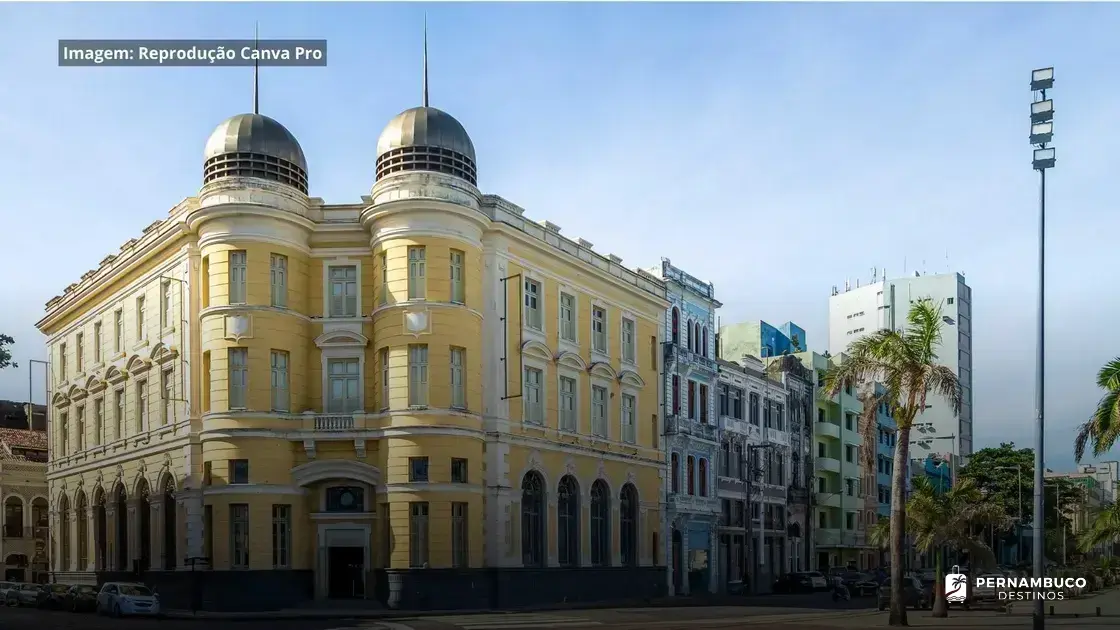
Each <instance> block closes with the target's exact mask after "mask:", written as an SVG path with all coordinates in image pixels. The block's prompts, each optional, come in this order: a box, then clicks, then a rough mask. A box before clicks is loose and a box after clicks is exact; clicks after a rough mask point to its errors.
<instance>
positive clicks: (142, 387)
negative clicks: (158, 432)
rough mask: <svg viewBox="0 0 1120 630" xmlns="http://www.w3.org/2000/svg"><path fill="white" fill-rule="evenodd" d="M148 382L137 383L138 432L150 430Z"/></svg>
mask: <svg viewBox="0 0 1120 630" xmlns="http://www.w3.org/2000/svg"><path fill="white" fill-rule="evenodd" d="M148 426H149V425H148V381H147V380H142V381H139V382H137V383H136V432H137V433H140V432H141V431H143V430H145V429H147V428H148Z"/></svg>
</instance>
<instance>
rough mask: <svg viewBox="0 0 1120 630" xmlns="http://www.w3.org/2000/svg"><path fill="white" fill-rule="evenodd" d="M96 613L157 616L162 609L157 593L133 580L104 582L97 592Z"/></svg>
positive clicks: (120, 615) (118, 615)
mask: <svg viewBox="0 0 1120 630" xmlns="http://www.w3.org/2000/svg"><path fill="white" fill-rule="evenodd" d="M97 613H98V614H100V615H106V614H107V615H113V616H114V617H124V616H133V615H136V616H140V615H143V616H146V617H158V616H160V615H161V614H162V611H161V610H160V606H159V595H156V594H155V593H153V592H152V590H151V589H149V588H148V587H147V586H144V585H143V584H136V583H134V582H106V583H105V585H104V586H102V587H101V592H100V593H98V594H97Z"/></svg>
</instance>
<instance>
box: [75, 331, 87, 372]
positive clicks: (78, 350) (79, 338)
mask: <svg viewBox="0 0 1120 630" xmlns="http://www.w3.org/2000/svg"><path fill="white" fill-rule="evenodd" d="M84 342H85V335H83V334H82V333H78V334H77V335H75V336H74V354H75V361H74V365H76V366H78V373H79V374H81V373H82V369H83V366H82V363H83V359H85V357H84V356H82V355H83V354H84V353H83V352H82V346H83V345H85V343H84Z"/></svg>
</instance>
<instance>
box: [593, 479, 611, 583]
mask: <svg viewBox="0 0 1120 630" xmlns="http://www.w3.org/2000/svg"><path fill="white" fill-rule="evenodd" d="M610 563H611V491H610V488H608V487H607V482H605V481H603V480H602V479H599V480H597V481H596V482H595V483H594V484H593V485H592V486H591V564H592V565H593V566H597V567H605V566H609V565H610Z"/></svg>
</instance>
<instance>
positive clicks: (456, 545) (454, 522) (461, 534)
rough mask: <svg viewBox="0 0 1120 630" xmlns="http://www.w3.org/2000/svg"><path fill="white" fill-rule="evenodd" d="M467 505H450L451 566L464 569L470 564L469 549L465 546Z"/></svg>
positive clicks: (466, 539) (459, 503)
mask: <svg viewBox="0 0 1120 630" xmlns="http://www.w3.org/2000/svg"><path fill="white" fill-rule="evenodd" d="M468 522H469V521H468V520H467V504H466V503H461V502H454V503H452V504H451V566H452V567H455V568H459V567H466V566H468V565H469V564H470V557H469V555H470V548H469V547H468V545H467V541H468V538H467V523H468Z"/></svg>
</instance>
